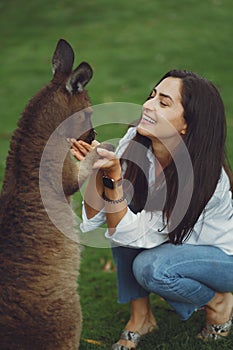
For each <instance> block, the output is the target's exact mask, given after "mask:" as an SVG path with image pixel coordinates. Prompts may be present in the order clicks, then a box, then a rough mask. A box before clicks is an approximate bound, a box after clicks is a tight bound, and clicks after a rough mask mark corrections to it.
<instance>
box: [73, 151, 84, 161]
mask: <svg viewBox="0 0 233 350" xmlns="http://www.w3.org/2000/svg"><path fill="white" fill-rule="evenodd" d="M70 152H71V154H72V155H73V156H74V157H75V158H76V159H77V160H83V159H84V158H85V156H84V155H83V154H82V153H81V152H79V151H78V150H75V149H73V148H71V150H70Z"/></svg>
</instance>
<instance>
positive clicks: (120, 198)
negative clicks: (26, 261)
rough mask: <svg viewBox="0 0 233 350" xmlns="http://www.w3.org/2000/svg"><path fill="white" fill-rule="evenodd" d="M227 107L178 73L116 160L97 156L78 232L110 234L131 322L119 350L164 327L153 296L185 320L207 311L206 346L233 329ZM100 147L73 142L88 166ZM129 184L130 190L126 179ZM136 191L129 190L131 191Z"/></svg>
mask: <svg viewBox="0 0 233 350" xmlns="http://www.w3.org/2000/svg"><path fill="white" fill-rule="evenodd" d="M225 137H226V121H225V113H224V106H223V102H222V100H221V97H220V95H219V92H218V91H217V89H216V88H215V86H214V85H213V84H212V83H211V82H209V81H207V80H206V79H203V78H201V77H199V76H198V75H196V74H194V73H192V72H187V71H179V70H173V71H170V72H168V73H167V74H166V75H165V76H164V77H162V79H161V80H160V81H159V82H158V84H156V86H155V88H154V89H153V91H152V92H151V94H150V96H149V98H148V99H147V101H146V102H145V103H144V105H143V107H142V116H141V118H140V120H139V122H138V123H137V125H136V126H134V127H130V128H129V130H128V132H127V134H126V135H125V137H124V138H123V139H122V140H121V141H120V143H119V146H118V149H117V152H116V153H113V152H109V151H107V150H104V149H101V148H99V149H98V153H99V154H100V156H101V157H102V158H101V159H100V160H98V161H97V162H96V163H95V164H94V170H93V174H92V176H91V177H90V179H89V183H88V186H87V189H86V193H85V198H84V208H83V223H82V225H81V228H82V230H83V231H88V230H90V229H93V228H94V227H96V226H98V225H101V224H102V223H103V222H104V221H105V220H106V221H107V225H108V232H107V233H106V236H107V237H108V238H109V239H110V240H111V243H112V246H113V256H114V260H115V263H116V267H117V274H118V291H119V302H122V303H125V302H130V305H131V316H130V320H129V322H128V323H127V324H126V326H125V329H124V331H123V333H122V335H121V337H120V340H119V341H118V342H117V343H115V344H114V345H113V346H112V349H115V350H120V349H124V350H125V349H134V348H135V347H136V346H137V344H138V342H139V340H140V337H141V335H144V334H146V333H148V332H150V331H152V330H153V329H155V328H156V327H157V325H156V321H155V318H154V316H153V313H152V310H151V307H150V302H149V294H150V293H151V292H153V293H156V294H158V295H160V296H161V297H163V298H164V299H165V300H166V301H167V302H168V303H169V304H170V305H171V306H172V307H173V308H174V309H175V310H176V312H177V313H178V314H179V315H180V317H181V318H182V319H183V320H187V319H188V318H189V317H190V316H191V315H192V313H193V312H194V311H195V310H197V309H199V308H204V309H205V312H206V325H205V327H204V328H203V330H202V331H201V332H200V334H199V335H198V337H199V338H201V339H203V340H209V339H221V338H222V337H223V336H227V335H228V334H229V332H230V328H231V326H232V314H233V296H232V294H231V291H233V208H232V175H231V172H230V170H229V167H228V166H227V162H226V157H225V152H224V146H225ZM96 144H97V143H96V142H95V143H94V145H91V146H90V145H87V144H85V143H83V142H82V141H81V142H74V144H73V153H74V154H75V155H76V157H77V158H78V159H79V160H81V159H83V158H84V157H85V155H86V154H87V153H88V152H89V151H91V149H92V148H93V147H95V146H96ZM122 178H123V181H122V180H121V179H122ZM129 184H131V185H129Z"/></svg>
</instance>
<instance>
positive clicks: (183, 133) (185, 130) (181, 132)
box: [180, 123, 188, 135]
mask: <svg viewBox="0 0 233 350" xmlns="http://www.w3.org/2000/svg"><path fill="white" fill-rule="evenodd" d="M187 127H188V125H187V123H185V124H184V127H183V129H182V130H181V131H180V134H181V135H186V133H187Z"/></svg>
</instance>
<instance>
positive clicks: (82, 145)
mask: <svg viewBox="0 0 233 350" xmlns="http://www.w3.org/2000/svg"><path fill="white" fill-rule="evenodd" d="M69 142H71V144H72V146H71V150H70V152H71V153H72V154H73V156H74V157H75V158H76V159H77V160H83V159H84V158H85V157H86V155H87V154H88V153H89V152H91V151H92V150H93V149H94V148H96V147H97V146H98V145H99V144H100V143H99V142H98V141H96V140H94V141H92V143H91V144H90V145H89V143H87V142H84V141H82V140H78V141H77V140H75V139H70V140H69Z"/></svg>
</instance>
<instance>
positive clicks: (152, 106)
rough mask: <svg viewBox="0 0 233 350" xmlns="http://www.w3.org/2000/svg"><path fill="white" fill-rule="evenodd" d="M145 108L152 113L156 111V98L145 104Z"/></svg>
mask: <svg viewBox="0 0 233 350" xmlns="http://www.w3.org/2000/svg"><path fill="white" fill-rule="evenodd" d="M143 108H144V109H148V110H151V111H154V110H156V101H155V99H154V98H151V99H150V100H147V101H146V102H145V103H144V104H143Z"/></svg>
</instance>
